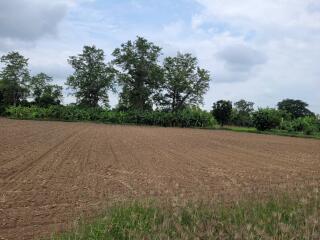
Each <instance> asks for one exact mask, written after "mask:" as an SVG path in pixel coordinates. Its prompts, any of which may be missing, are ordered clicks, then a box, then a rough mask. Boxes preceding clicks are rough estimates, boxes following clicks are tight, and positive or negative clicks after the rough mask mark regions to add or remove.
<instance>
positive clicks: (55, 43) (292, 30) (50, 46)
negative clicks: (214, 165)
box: [0, 0, 320, 113]
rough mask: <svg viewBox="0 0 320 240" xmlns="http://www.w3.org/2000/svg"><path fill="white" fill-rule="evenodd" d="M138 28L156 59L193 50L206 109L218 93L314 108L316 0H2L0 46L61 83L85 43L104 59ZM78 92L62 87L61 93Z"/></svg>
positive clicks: (318, 77) (319, 54)
mask: <svg viewBox="0 0 320 240" xmlns="http://www.w3.org/2000/svg"><path fill="white" fill-rule="evenodd" d="M136 36H142V37H145V38H147V39H148V40H150V41H152V42H154V43H155V44H156V45H158V46H160V47H162V48H163V56H162V58H161V59H160V60H161V61H162V59H163V57H165V56H174V55H176V53H177V52H178V51H180V52H182V53H187V52H188V53H192V54H193V55H195V56H196V57H197V58H198V60H199V65H200V66H201V67H202V68H205V69H207V70H209V71H210V74H211V82H210V90H209V91H208V92H207V94H206V95H205V98H204V105H203V106H202V107H203V108H204V109H207V110H210V109H211V106H212V103H213V102H215V101H217V100H220V99H226V100H231V101H233V102H235V101H237V100H240V99H245V100H248V101H253V102H254V103H255V106H256V107H275V106H276V104H277V102H279V101H281V100H282V99H285V98H293V99H301V100H303V101H305V102H307V103H309V108H310V110H312V111H314V112H316V113H320V93H319V89H320V61H319V60H320V1H319V0H268V1H266V0H241V1H239V0H174V1H172V0H157V1H156V0H51V1H44V0H10V1H9V0H0V55H4V54H6V53H8V52H9V51H19V52H20V53H21V54H23V55H24V56H25V57H27V58H29V66H30V69H31V73H32V74H37V73H39V72H45V73H47V74H49V75H51V76H53V78H54V79H55V82H56V83H59V84H61V85H63V84H64V82H65V81H66V79H67V77H68V75H70V74H72V72H73V71H72V68H71V67H70V66H69V65H68V63H67V59H68V57H69V56H73V55H77V54H79V53H81V51H82V48H83V46H84V45H96V46H97V47H98V48H101V49H103V50H104V52H105V55H106V61H110V60H112V56H111V53H112V51H113V50H114V48H116V47H119V46H120V45H121V43H124V42H126V41H128V40H134V39H135V38H136ZM74 101H75V100H74V97H73V96H72V95H70V90H65V97H64V103H70V102H74ZM110 103H111V105H112V106H114V105H116V104H117V96H116V95H115V94H111V96H110Z"/></svg>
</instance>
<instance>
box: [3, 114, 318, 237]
mask: <svg viewBox="0 0 320 240" xmlns="http://www.w3.org/2000/svg"><path fill="white" fill-rule="evenodd" d="M319 183H320V141H318V140H312V139H300V138H289V137H279V136H267V135H257V134H246V133H235V132H229V131H210V130H196V129H177V128H154V127H137V126H114V125H103V124H90V123H63V122H45V121H43V122H38V121H18V120H8V119H1V118H0V239H32V238H39V237H41V236H49V235H50V234H51V233H53V232H57V231H62V230H65V229H66V228H68V227H69V226H72V224H73V223H74V222H75V221H76V220H77V219H78V218H79V216H90V215H93V214H95V213H97V212H99V210H101V209H103V207H104V206H105V204H106V203H108V202H112V201H117V200H120V199H126V198H131V197H133V198H144V197H155V198H179V199H192V198H197V197H199V198H203V197H204V198H213V197H215V196H219V195H226V196H229V197H230V198H232V196H233V195H235V194H238V193H240V192H252V191H253V192H254V191H260V192H263V191H269V190H270V188H274V189H276V188H279V187H281V186H282V187H284V188H286V187H290V186H298V185H300V186H306V185H309V184H319Z"/></svg>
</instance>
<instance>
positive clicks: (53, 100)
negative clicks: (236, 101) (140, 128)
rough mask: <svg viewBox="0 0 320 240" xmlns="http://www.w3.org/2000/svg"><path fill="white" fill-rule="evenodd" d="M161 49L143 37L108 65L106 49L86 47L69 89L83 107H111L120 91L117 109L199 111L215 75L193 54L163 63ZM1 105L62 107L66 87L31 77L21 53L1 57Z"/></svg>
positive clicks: (124, 46) (124, 47) (47, 78)
mask: <svg viewBox="0 0 320 240" xmlns="http://www.w3.org/2000/svg"><path fill="white" fill-rule="evenodd" d="M161 51H162V49H161V48H160V47H158V46H156V45H155V44H154V43H152V42H149V41H147V40H146V39H144V38H141V37H138V38H137V39H136V40H135V41H133V42H132V41H128V42H126V43H124V44H122V45H121V46H120V47H119V48H116V49H115V50H114V51H113V52H112V56H113V59H112V60H111V61H110V62H108V63H106V62H105V54H104V51H103V50H102V49H98V48H96V47H95V46H84V48H83V52H82V53H80V54H79V55H77V56H71V57H69V59H68V63H69V64H70V65H71V66H72V68H73V69H74V72H73V74H72V75H71V76H69V77H68V79H67V81H66V83H65V84H66V85H67V86H68V88H70V89H71V90H72V91H73V94H74V95H75V97H76V99H77V102H76V105H77V106H80V107H86V108H88V107H93V108H96V107H105V108H108V106H109V105H108V103H109V99H108V93H109V91H114V92H119V104H118V106H117V109H119V110H123V111H128V110H130V111H131V110H135V111H137V110H138V111H151V110H153V109H154V108H156V109H158V110H161V111H168V112H177V111H180V110H183V109H184V108H186V107H192V106H198V105H199V104H201V103H202V101H203V95H204V94H205V93H206V92H207V90H208V89H209V81H210V75H209V72H208V71H207V70H205V69H202V68H200V67H199V66H198V60H197V58H196V57H193V56H192V55H191V54H189V53H186V54H182V53H178V54H177V55H176V56H175V57H166V58H164V61H163V63H162V64H160V61H159V57H160V56H161V55H162V52H161ZM1 63H2V64H3V65H4V66H3V69H2V71H1V73H0V81H1V85H0V94H1V95H0V96H1V97H0V104H1V106H2V107H3V108H4V107H6V106H12V105H13V106H17V105H27V104H28V103H29V102H28V101H27V100H28V98H32V99H33V100H32V102H31V104H32V105H36V106H43V107H46V106H50V105H59V103H60V102H61V98H62V87H61V86H57V85H54V84H52V83H51V82H52V78H51V77H50V76H48V75H47V74H45V73H39V74H37V75H36V76H30V72H29V70H28V59H26V58H25V57H24V56H22V55H20V54H19V53H18V52H10V53H9V54H7V55H5V56H2V57H1Z"/></svg>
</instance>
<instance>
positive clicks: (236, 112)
mask: <svg viewBox="0 0 320 240" xmlns="http://www.w3.org/2000/svg"><path fill="white" fill-rule="evenodd" d="M233 105H234V108H233V111H232V116H231V124H232V125H236V126H246V127H251V126H253V120H252V113H253V111H254V109H253V105H254V103H253V102H247V101H245V100H243V99H241V100H240V101H238V102H235V103H234V104H233Z"/></svg>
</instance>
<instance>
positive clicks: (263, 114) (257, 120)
mask: <svg viewBox="0 0 320 240" xmlns="http://www.w3.org/2000/svg"><path fill="white" fill-rule="evenodd" d="M281 114H282V113H281V112H279V111H278V110H276V109H272V108H265V109H261V108H260V109H259V110H258V111H256V112H254V113H253V122H254V126H255V127H256V128H257V129H258V130H259V131H266V130H270V129H273V128H276V127H279V126H280V123H281V118H282V117H281Z"/></svg>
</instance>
